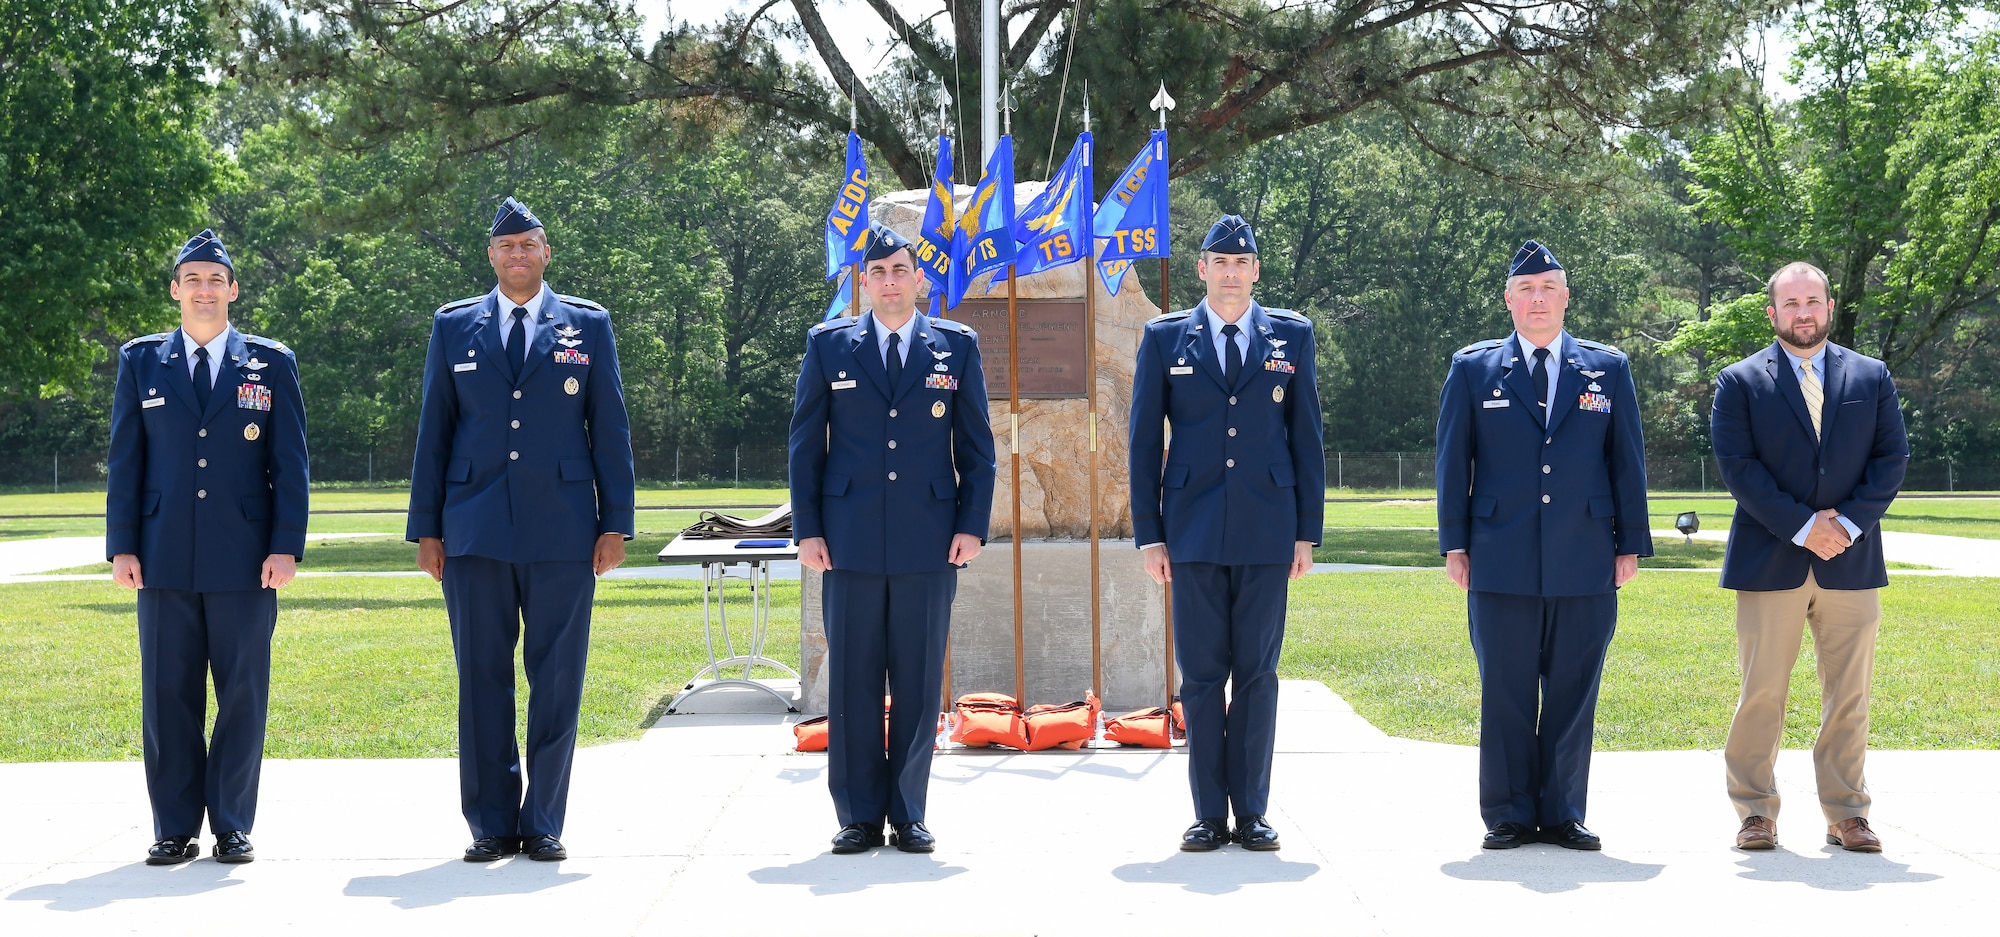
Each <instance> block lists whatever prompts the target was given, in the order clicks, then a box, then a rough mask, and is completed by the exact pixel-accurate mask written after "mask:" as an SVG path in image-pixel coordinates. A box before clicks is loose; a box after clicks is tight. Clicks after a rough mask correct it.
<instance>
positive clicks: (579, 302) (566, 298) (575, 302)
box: [556, 293, 610, 312]
mask: <svg viewBox="0 0 2000 937" xmlns="http://www.w3.org/2000/svg"><path fill="white" fill-rule="evenodd" d="M556 298H557V299H560V300H562V301H563V302H566V303H568V304H570V305H572V306H582V307H583V308H585V309H595V310H597V311H598V312H609V311H610V310H608V309H605V308H604V307H603V306H600V305H598V304H596V303H593V302H591V301H590V300H588V299H584V298H583V297H581V296H571V295H569V294H568V293H557V294H556Z"/></svg>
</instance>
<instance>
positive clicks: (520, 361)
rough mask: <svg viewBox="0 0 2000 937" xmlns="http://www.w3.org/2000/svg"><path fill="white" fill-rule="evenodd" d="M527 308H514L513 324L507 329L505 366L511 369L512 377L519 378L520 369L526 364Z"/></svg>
mask: <svg viewBox="0 0 2000 937" xmlns="http://www.w3.org/2000/svg"><path fill="white" fill-rule="evenodd" d="M527 318H528V307H526V306H515V307H514V324H513V326H511V327H510V328H508V329H507V364H508V365H510V366H511V367H513V369H514V376H515V377H520V376H521V368H522V367H523V366H524V365H526V364H527V363H528V326H527V324H526V321H527Z"/></svg>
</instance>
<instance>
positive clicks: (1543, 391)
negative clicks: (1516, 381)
mask: <svg viewBox="0 0 2000 937" xmlns="http://www.w3.org/2000/svg"><path fill="white" fill-rule="evenodd" d="M1528 374H1530V375H1531V376H1533V377H1534V379H1535V405H1536V406H1537V407H1540V408H1541V411H1542V419H1544V420H1546V419H1548V415H1549V350H1548V349H1546V348H1537V349H1535V366H1534V367H1533V368H1530V369H1528Z"/></svg>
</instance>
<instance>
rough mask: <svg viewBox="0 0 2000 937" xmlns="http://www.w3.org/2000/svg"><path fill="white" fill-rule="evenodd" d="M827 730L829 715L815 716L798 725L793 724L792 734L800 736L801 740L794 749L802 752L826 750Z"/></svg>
mask: <svg viewBox="0 0 2000 937" xmlns="http://www.w3.org/2000/svg"><path fill="white" fill-rule="evenodd" d="M826 732H827V717H825V716H814V717H813V718H811V719H807V720H805V721H804V722H801V723H799V724H798V725H795V726H792V734H793V735H795V736H798V740H799V742H798V745H796V746H794V748H793V750H794V751H801V752H823V751H826Z"/></svg>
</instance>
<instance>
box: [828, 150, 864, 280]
mask: <svg viewBox="0 0 2000 937" xmlns="http://www.w3.org/2000/svg"><path fill="white" fill-rule="evenodd" d="M867 249H868V164H867V163H866V162H864V161H862V159H861V137H860V136H858V135H856V134H855V132H854V131H852V130H849V131H848V132H847V172H846V173H845V174H843V175H842V176H841V183H840V192H839V193H838V194H836V195H835V196H834V198H833V208H832V209H830V210H828V211H827V213H826V278H827V279H829V280H831V279H833V278H834V277H836V276H839V275H840V269H841V268H842V267H846V266H848V265H850V264H858V263H860V262H861V253H862V252H863V251H865V250H867Z"/></svg>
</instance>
